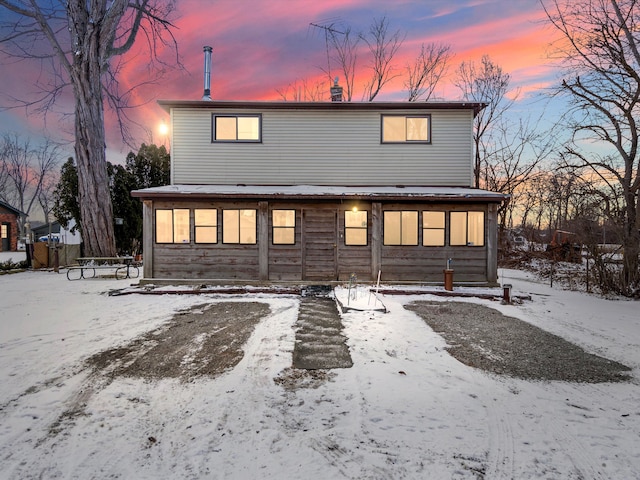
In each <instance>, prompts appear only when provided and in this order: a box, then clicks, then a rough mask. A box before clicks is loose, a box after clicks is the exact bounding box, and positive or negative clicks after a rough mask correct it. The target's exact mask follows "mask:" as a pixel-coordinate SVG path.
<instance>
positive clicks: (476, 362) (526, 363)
mask: <svg viewBox="0 0 640 480" xmlns="http://www.w3.org/2000/svg"><path fill="white" fill-rule="evenodd" d="M406 308H407V309H408V310H412V311H414V312H416V313H417V314H418V315H420V317H421V318H422V319H423V320H424V321H425V322H426V323H427V324H428V325H429V326H430V327H431V328H432V329H433V330H434V331H435V332H436V333H439V334H440V335H442V336H443V337H444V339H445V340H446V341H447V344H448V347H447V350H448V351H449V353H451V355H452V356H453V357H455V358H456V359H457V360H459V361H460V362H462V363H464V364H465V365H469V366H471V367H475V368H480V369H482V370H486V371H489V372H493V373H498V374H503V375H509V376H513V377H517V378H523V379H527V380H546V381H549V380H561V381H567V382H581V383H602V382H621V381H628V380H630V379H631V377H630V375H629V374H628V372H630V371H631V369H630V368H629V367H627V366H626V365H622V364H621V363H618V362H614V361H612V360H608V359H606V358H603V357H600V356H598V355H594V354H591V353H588V352H586V351H584V350H583V349H582V348H580V347H578V346H577V345H574V344H572V343H570V342H568V341H566V340H564V339H563V338H560V337H558V336H556V335H553V334H551V333H549V332H546V331H544V330H542V329H540V328H538V327H535V326H533V325H531V324H529V323H527V322H524V321H522V320H519V319H517V318H513V317H508V316H505V315H503V314H502V313H500V312H499V311H497V310H494V309H492V308H489V307H485V306H484V305H478V304H473V303H464V302H446V303H443V302H428V301H419V302H414V303H411V304H409V305H407V306H406Z"/></svg>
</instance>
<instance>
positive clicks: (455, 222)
mask: <svg viewBox="0 0 640 480" xmlns="http://www.w3.org/2000/svg"><path fill="white" fill-rule="evenodd" d="M450 218H451V222H450V223H451V224H450V226H449V228H450V232H449V245H466V244H467V212H451V217H450Z"/></svg>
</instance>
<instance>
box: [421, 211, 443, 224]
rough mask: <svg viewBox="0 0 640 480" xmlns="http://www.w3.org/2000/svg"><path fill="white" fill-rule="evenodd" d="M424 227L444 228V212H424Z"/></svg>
mask: <svg viewBox="0 0 640 480" xmlns="http://www.w3.org/2000/svg"><path fill="white" fill-rule="evenodd" d="M422 227H423V228H444V212H422Z"/></svg>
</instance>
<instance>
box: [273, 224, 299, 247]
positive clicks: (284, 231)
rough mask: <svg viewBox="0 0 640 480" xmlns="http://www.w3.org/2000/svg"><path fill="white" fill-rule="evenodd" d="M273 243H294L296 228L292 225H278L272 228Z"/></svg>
mask: <svg viewBox="0 0 640 480" xmlns="http://www.w3.org/2000/svg"><path fill="white" fill-rule="evenodd" d="M273 243H274V245H294V244H295V243H296V230H295V228H293V227H278V228H274V229H273Z"/></svg>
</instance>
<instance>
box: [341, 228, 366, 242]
mask: <svg viewBox="0 0 640 480" xmlns="http://www.w3.org/2000/svg"><path fill="white" fill-rule="evenodd" d="M344 244H345V245H366V244H367V229H366V228H347V229H346V230H345V232H344Z"/></svg>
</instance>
